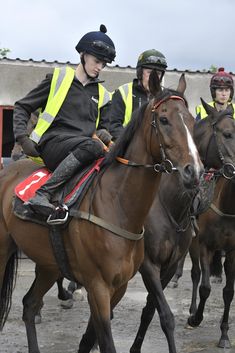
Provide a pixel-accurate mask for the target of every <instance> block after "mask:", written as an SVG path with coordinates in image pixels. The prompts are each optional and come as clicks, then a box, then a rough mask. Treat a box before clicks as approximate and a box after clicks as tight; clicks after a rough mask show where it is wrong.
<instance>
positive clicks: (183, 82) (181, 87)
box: [176, 73, 186, 94]
mask: <svg viewBox="0 0 235 353" xmlns="http://www.w3.org/2000/svg"><path fill="white" fill-rule="evenodd" d="M185 90H186V80H185V75H184V73H182V75H181V76H180V79H179V83H178V87H177V89H176V91H177V92H179V93H182V94H184V92H185Z"/></svg>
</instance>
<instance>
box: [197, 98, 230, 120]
mask: <svg viewBox="0 0 235 353" xmlns="http://www.w3.org/2000/svg"><path fill="white" fill-rule="evenodd" d="M207 104H208V105H210V106H211V107H215V102H209V103H207ZM232 106H233V111H234V113H233V118H234V119H235V104H234V103H232ZM195 109H196V115H199V114H200V117H201V119H204V118H206V117H207V116H208V114H207V112H206V110H205V108H204V107H203V105H202V104H200V105H198V106H197V107H196V108H195Z"/></svg>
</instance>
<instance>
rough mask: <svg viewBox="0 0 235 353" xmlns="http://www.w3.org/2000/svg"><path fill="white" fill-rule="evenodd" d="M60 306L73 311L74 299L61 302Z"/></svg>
mask: <svg viewBox="0 0 235 353" xmlns="http://www.w3.org/2000/svg"><path fill="white" fill-rule="evenodd" d="M60 306H61V307H62V308H63V309H71V308H72V307H73V299H67V300H61V301H60Z"/></svg>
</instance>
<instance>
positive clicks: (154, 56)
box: [136, 49, 167, 80]
mask: <svg viewBox="0 0 235 353" xmlns="http://www.w3.org/2000/svg"><path fill="white" fill-rule="evenodd" d="M143 68H148V69H155V70H157V71H161V73H162V75H161V80H162V78H163V76H164V73H165V71H166V68H167V62H166V58H165V56H164V55H163V54H162V53H161V52H160V51H158V50H155V49H149V50H146V51H144V52H143V53H141V54H140V55H139V57H138V61H137V65H136V69H137V70H136V73H137V78H138V79H139V80H141V79H142V73H143Z"/></svg>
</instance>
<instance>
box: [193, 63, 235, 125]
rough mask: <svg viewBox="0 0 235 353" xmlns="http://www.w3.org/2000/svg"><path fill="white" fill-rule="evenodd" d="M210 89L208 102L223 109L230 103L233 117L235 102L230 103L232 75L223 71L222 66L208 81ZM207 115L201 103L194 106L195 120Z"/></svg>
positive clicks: (232, 88)
mask: <svg viewBox="0 0 235 353" xmlns="http://www.w3.org/2000/svg"><path fill="white" fill-rule="evenodd" d="M210 91H211V96H212V99H213V101H212V102H209V103H208V104H209V105H211V106H212V107H214V108H215V109H217V110H218V111H220V110H225V109H226V108H227V107H228V106H229V105H230V104H232V106H233V111H234V114H233V117H234V118H235V104H234V103H232V99H233V94H234V83H233V78H232V75H230V74H229V73H227V72H225V71H224V68H222V67H221V68H219V69H218V72H217V73H216V74H214V75H213V76H212V78H211V81H210ZM206 117H207V112H206V111H205V109H204V107H203V106H202V104H200V105H198V106H197V107H196V120H197V121H198V120H200V119H204V118H206Z"/></svg>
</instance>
